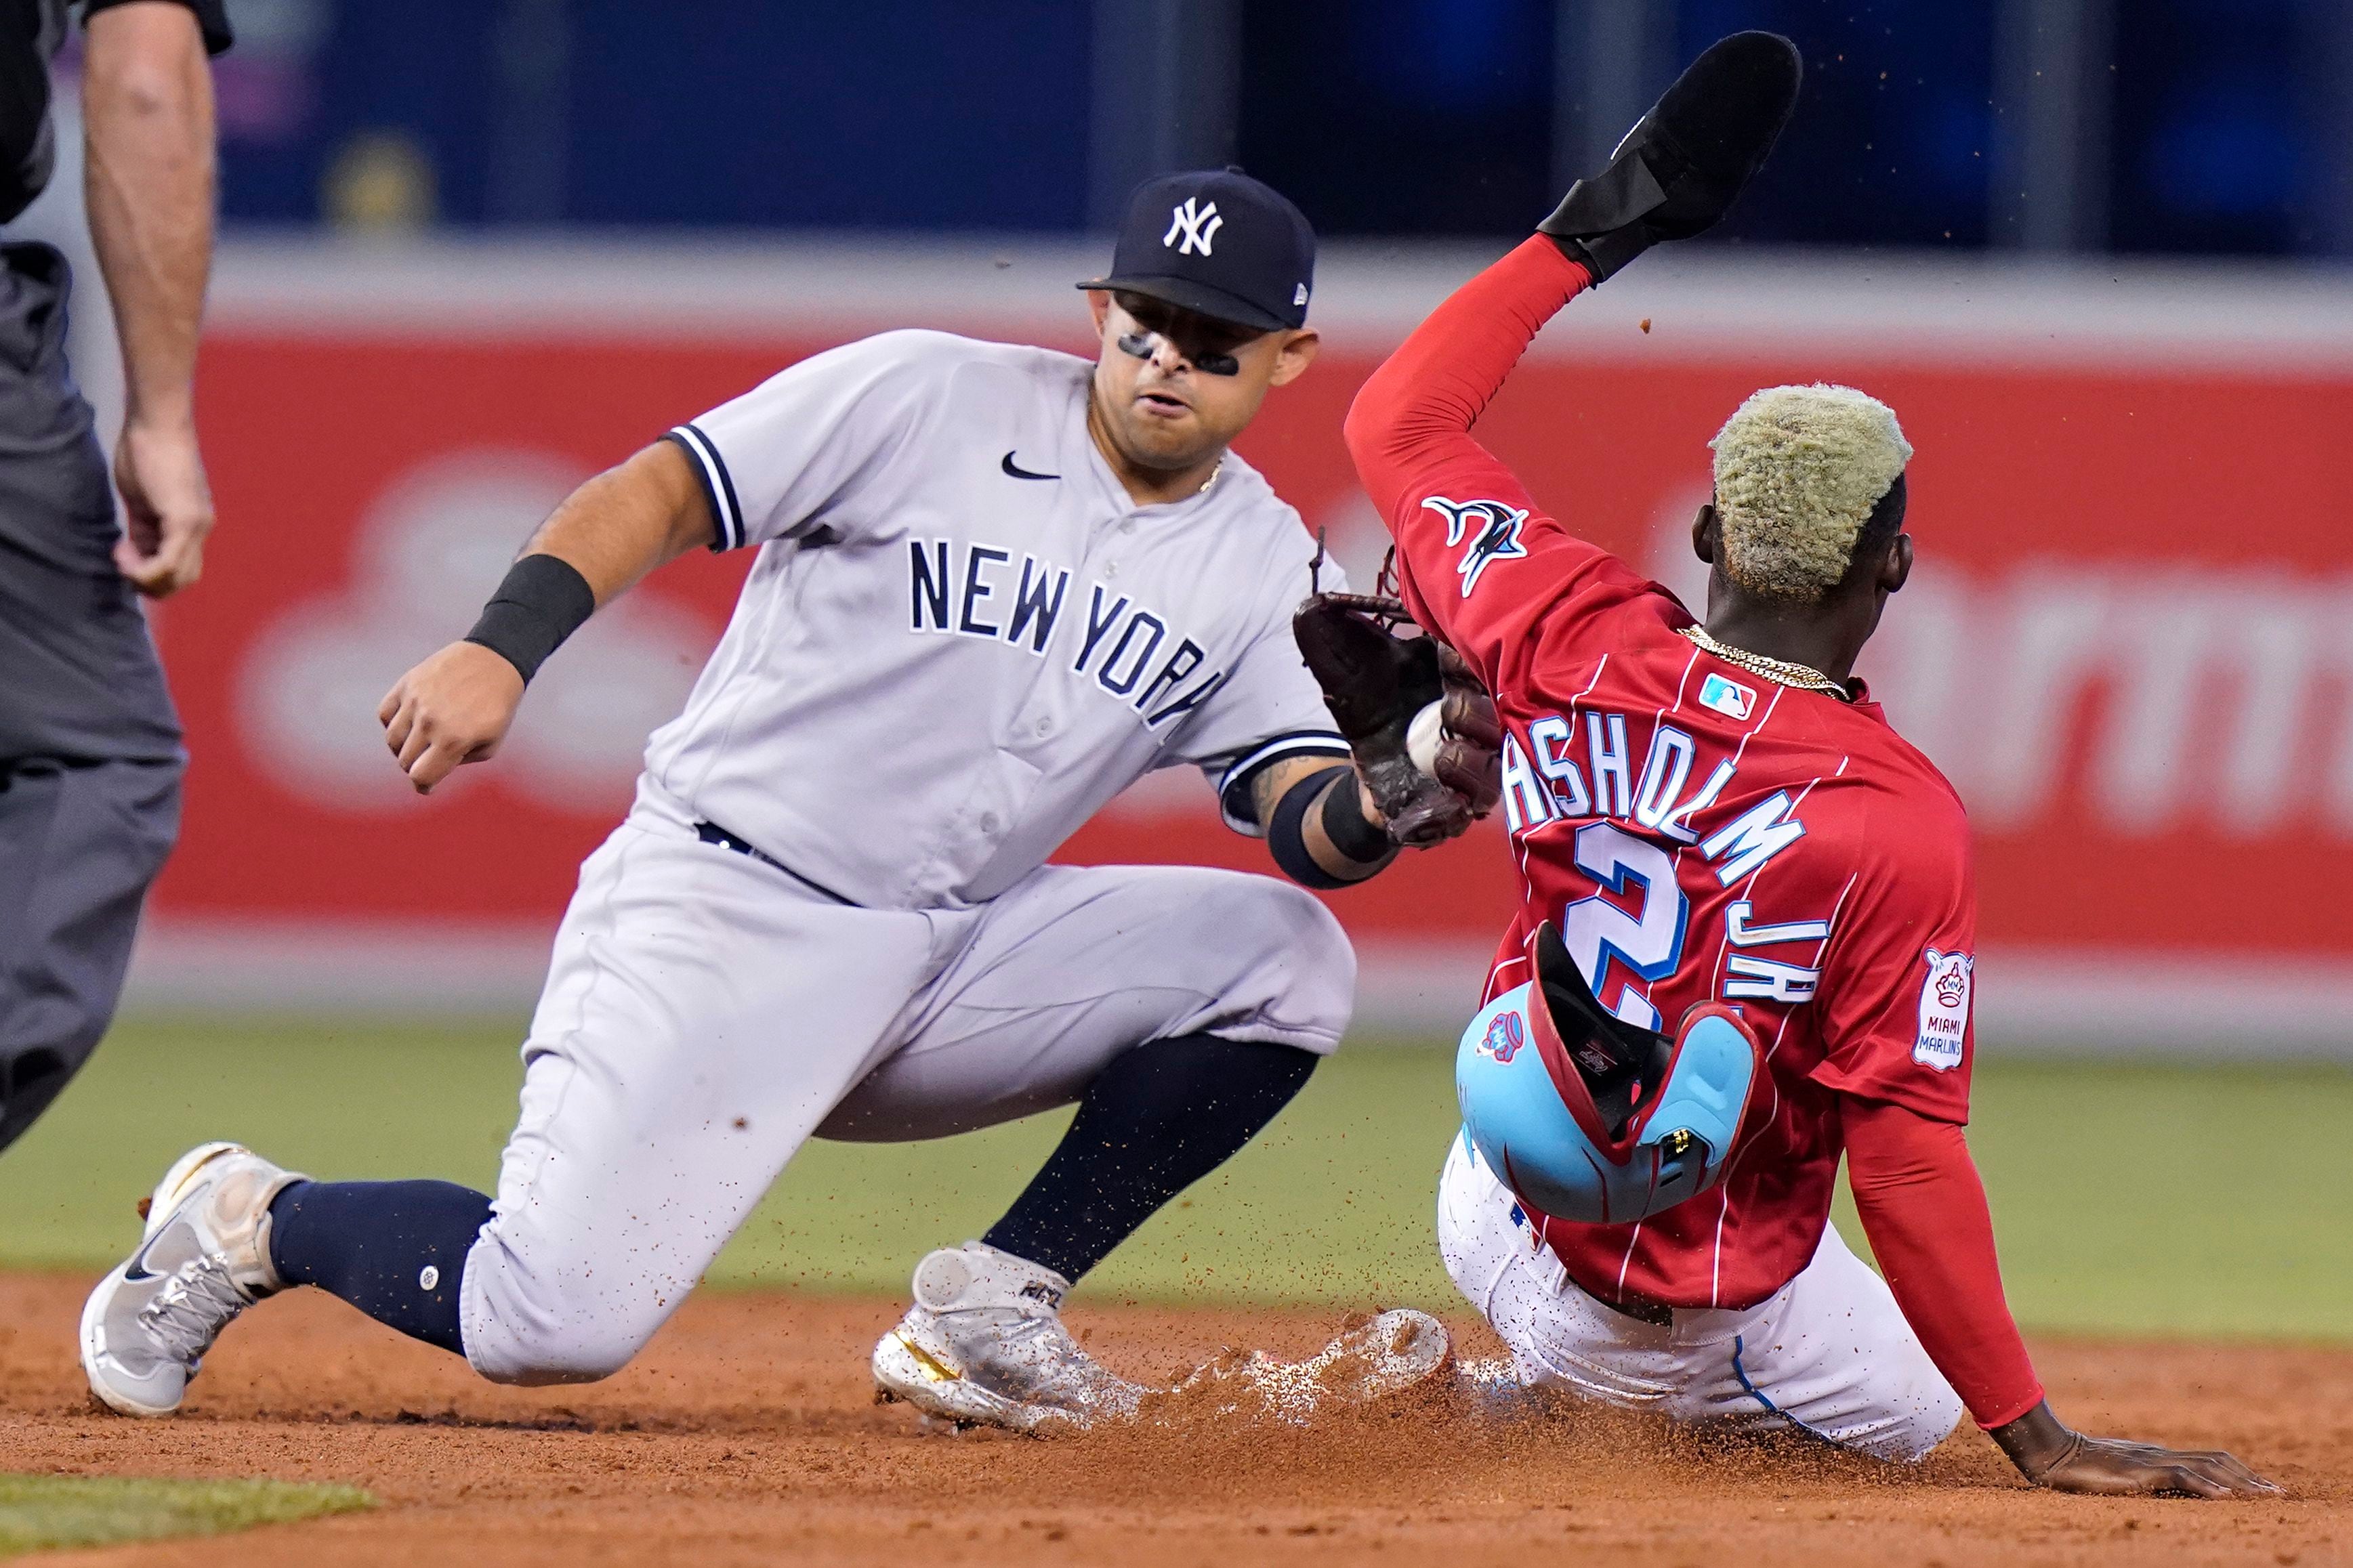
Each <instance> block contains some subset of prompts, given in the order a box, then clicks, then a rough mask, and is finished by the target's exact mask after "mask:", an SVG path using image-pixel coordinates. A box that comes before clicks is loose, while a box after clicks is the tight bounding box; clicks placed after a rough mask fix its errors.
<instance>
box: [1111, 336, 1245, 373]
mask: <svg viewBox="0 0 2353 1568" xmlns="http://www.w3.org/2000/svg"><path fill="white" fill-rule="evenodd" d="M1160 336H1161V334H1160V333H1158V332H1155V331H1134V332H1123V333H1121V334H1120V338H1119V352H1120V353H1124V354H1127V355H1130V356H1131V357H1133V358H1135V359H1150V358H1151V357H1152V345H1153V343H1154V342H1155V340H1156V339H1158V338H1159V337H1160ZM1176 352H1177V353H1181V354H1185V359H1186V362H1187V363H1189V364H1190V365H1192V367H1193V368H1194V369H1195V370H1198V371H1199V372H1200V373H1201V374H1203V375H1240V374H1241V373H1242V366H1241V362H1240V360H1238V359H1236V358H1234V356H1233V355H1231V354H1219V353H1205V354H1198V355H1197V354H1189V353H1185V345H1184V344H1182V343H1178V344H1177V345H1176Z"/></svg>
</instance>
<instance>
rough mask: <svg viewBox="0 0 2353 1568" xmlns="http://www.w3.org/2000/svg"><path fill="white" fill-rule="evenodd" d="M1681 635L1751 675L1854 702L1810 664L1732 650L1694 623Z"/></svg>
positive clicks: (1851, 696)
mask: <svg viewBox="0 0 2353 1568" xmlns="http://www.w3.org/2000/svg"><path fill="white" fill-rule="evenodd" d="M1683 636H1685V637H1689V638H1690V639H1691V640H1692V641H1694V642H1695V643H1697V644H1698V645H1699V646H1700V647H1703V648H1705V649H1706V650H1707V651H1708V652H1710V653H1712V654H1714V655H1715V657H1716V658H1720V659H1722V660H1724V661H1725V663H1726V664H1736V665H1738V666H1739V667H1740V668H1743V669H1745V670H1746V671H1748V672H1749V673H1750V674H1751V675H1761V676H1763V677H1764V678H1765V679H1767V680H1770V681H1772V682H1774V683H1775V684H1776V685H1779V686H1788V687H1794V688H1796V689H1798V690H1799V691H1819V692H1820V693H1821V694H1822V695H1823V696H1825V697H1835V698H1837V699H1838V700H1840V701H1841V702H1852V701H1853V700H1854V693H1853V692H1852V691H1850V690H1848V689H1846V688H1845V687H1844V686H1842V685H1841V684H1840V683H1839V682H1837V681H1835V680H1832V679H1831V678H1830V677H1829V676H1827V675H1824V674H1823V673H1822V672H1821V671H1820V670H1819V669H1816V668H1813V667H1812V666H1811V665H1806V664H1799V663H1797V662H1796V661H1794V660H1792V659H1786V658H1767V657H1766V656H1765V655H1764V654H1761V653H1750V652H1749V651H1748V650H1747V649H1746V648H1745V647H1733V646H1732V645H1731V644H1730V643H1728V642H1724V641H1721V640H1719V639H1717V638H1715V637H1710V636H1709V635H1708V630H1707V628H1706V627H1705V626H1701V625H1699V624H1698V623H1697V622H1694V623H1693V624H1692V625H1690V626H1685V627H1683Z"/></svg>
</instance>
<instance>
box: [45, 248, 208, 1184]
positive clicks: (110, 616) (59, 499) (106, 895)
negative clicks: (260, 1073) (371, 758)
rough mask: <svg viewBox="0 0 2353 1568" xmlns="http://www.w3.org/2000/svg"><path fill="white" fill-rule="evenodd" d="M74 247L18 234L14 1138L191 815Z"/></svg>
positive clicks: (116, 973) (99, 995)
mask: <svg viewBox="0 0 2353 1568" xmlns="http://www.w3.org/2000/svg"><path fill="white" fill-rule="evenodd" d="M70 287H71V279H70V277H69V274H68V272H67V269H66V264H65V261H64V259H63V258H61V257H59V256H58V253H57V252H56V251H55V250H52V249H51V248H49V247H47V246H42V245H0V1148H5V1147H6V1146H7V1145H8V1144H9V1143H11V1142H14V1141H15V1140H16V1137H17V1136H18V1135H19V1134H20V1133H22V1132H23V1131H25V1129H26V1127H29V1126H30V1125H32V1122H33V1119H34V1118H35V1117H37V1116H38V1115H40V1113H41V1112H42V1111H43V1110H46V1109H47V1107H48V1104H49V1102H50V1101H51V1100H55V1099H56V1098H57V1096H58V1090H59V1089H63V1088H64V1087H65V1084H66V1080H67V1079H69V1078H71V1077H72V1076H73V1074H74V1070H75V1069H76V1068H79V1067H80V1066H81V1064H82V1063H83V1061H84V1060H86V1059H87V1058H89V1056H90V1051H91V1049H92V1047H95V1046H96V1045H97V1044H98V1041H99V1037H100V1036H101V1035H103V1034H105V1033H106V1026H107V1025H108V1024H109V1023H110V1022H111V1020H112V1019H113V1016H114V1003H115V998H116V995H117V994H118V993H119V992H120V991H121V987H122V972H123V967H124V965H125V964H126V963H128V962H129V960H130V957H131V939H132V935H133V933H134V932H135V931H137V929H138V925H139V906H140V903H141V900H142V899H144V897H145V896H146V892H147V884H148V883H149V882H151V881H153V879H154V878H155V873H156V871H157V870H158V869H159V868H161V867H162V866H163V864H164V856H165V854H167V853H168V852H169V851H170V849H171V847H172V840H173V839H174V837H175V836H176V835H177V834H178V832H179V825H180V768H181V752H180V726H179V721H178V719H177V717H176V716H175V715H174V712H173V710H172V699H171V694H170V692H169V691H167V690H166V689H165V688H164V671H163V668H162V666H161V665H160V664H158V663H157V661H156V658H155V646H154V644H153V641H152V640H150V638H149V637H148V635H147V623H146V619H145V617H144V616H142V615H141V613H140V608H139V604H138V598H137V595H134V594H133V593H132V590H131V587H130V585H129V584H126V583H125V582H124V581H123V580H122V574H121V573H120V572H118V571H116V570H115V567H114V563H113V560H112V558H111V550H112V548H113V544H114V540H115V535H116V528H115V518H114V498H113V494H112V492H111V490H110V489H108V486H107V477H106V459H105V457H104V455H103V454H102V453H101V452H100V450H99V444H98V439H97V437H96V436H95V435H94V434H93V433H92V431H91V428H90V425H91V421H90V405H89V404H87V403H85V402H84V401H83V400H82V397H81V395H80V393H79V392H78V391H76V390H75V388H74V384H73V378H72V376H71V375H69V374H68V372H67V369H66V362H65V329H66V303H67V300H68V298H69V289H70Z"/></svg>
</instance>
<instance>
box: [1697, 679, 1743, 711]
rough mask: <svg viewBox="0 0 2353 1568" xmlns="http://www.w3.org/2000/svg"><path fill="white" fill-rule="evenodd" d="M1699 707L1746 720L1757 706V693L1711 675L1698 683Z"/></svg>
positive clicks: (1732, 681)
mask: <svg viewBox="0 0 2353 1568" xmlns="http://www.w3.org/2000/svg"><path fill="white" fill-rule="evenodd" d="M1699 705H1700V706H1701V707H1703V708H1713V709H1715V710H1716V711H1717V712H1719V713H1722V714H1724V715H1725V716H1726V717H1728V718H1733V719H1746V718H1747V717H1748V715H1749V713H1750V712H1751V711H1752V710H1754V709H1755V708H1756V706H1757V693H1756V692H1754V691H1752V690H1750V689H1748V688H1747V687H1746V686H1743V685H1741V684H1740V682H1738V681H1736V680H1726V679H1725V678H1724V677H1722V676H1720V675H1711V676H1709V677H1708V678H1707V679H1704V680H1703V681H1701V682H1700V683H1699Z"/></svg>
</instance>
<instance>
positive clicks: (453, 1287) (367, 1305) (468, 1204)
mask: <svg viewBox="0 0 2353 1568" xmlns="http://www.w3.org/2000/svg"><path fill="white" fill-rule="evenodd" d="M490 1217H491V1200H490V1199H488V1198H486V1197H484V1196H483V1195H482V1194H480V1193H478V1192H475V1191H474V1190H473V1189H471V1188H470V1187H461V1186H459V1185H458V1184H456V1183H455V1182H297V1183H295V1184H293V1185H292V1186H290V1187H289V1188H287V1189H286V1190H285V1191H284V1192H282V1193H280V1194H278V1196H277V1197H276V1198H274V1199H272V1200H271V1201H270V1205H269V1261H270V1262H271V1263H272V1264H273V1265H275V1266H276V1267H277V1269H278V1273H279V1276H280V1278H281V1279H284V1280H285V1281H286V1282H287V1283H288V1284H290V1285H316V1286H317V1287H319V1289H322V1290H324V1291H326V1292H327V1293H328V1294H329V1295H331V1296H336V1297H340V1298H341V1299H343V1300H346V1301H349V1302H350V1303H351V1304H352V1305H353V1306H354V1307H357V1308H358V1309H359V1310H361V1311H363V1312H365V1313H366V1314H367V1315H368V1316H369V1317H371V1318H374V1319H375V1321H377V1322H379V1323H382V1324H384V1325H385V1327H386V1328H393V1329H398V1330H399V1331H401V1332H402V1333H404V1334H406V1335H408V1336H409V1337H410V1338H412V1339H419V1340H423V1341H424V1342H426V1343H427V1344H428V1345H438V1346H440V1347H441V1348H442V1349H443V1350H445V1351H454V1352H457V1353H458V1354H459V1355H463V1354H465V1353H466V1347H465V1345H464V1344H463V1343H462V1342H460V1340H459V1333H458V1281H459V1279H460V1278H462V1277H463V1276H464V1274H465V1272H466V1254H467V1252H468V1251H469V1250H470V1248H471V1247H473V1245H474V1237H476V1236H478V1235H480V1232H481V1228H482V1226H484V1225H485V1224H487V1223H488V1222H489V1220H490Z"/></svg>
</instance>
